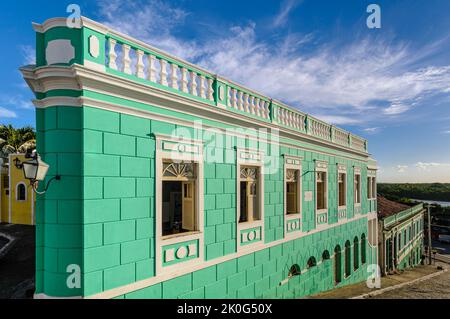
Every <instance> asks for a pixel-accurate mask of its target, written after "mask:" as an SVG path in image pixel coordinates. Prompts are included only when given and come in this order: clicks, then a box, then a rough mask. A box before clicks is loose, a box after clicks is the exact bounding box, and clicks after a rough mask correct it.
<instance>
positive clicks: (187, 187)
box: [182, 181, 195, 231]
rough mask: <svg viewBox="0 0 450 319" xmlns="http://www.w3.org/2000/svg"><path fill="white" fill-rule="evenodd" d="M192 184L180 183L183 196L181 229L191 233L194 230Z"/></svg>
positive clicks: (190, 182)
mask: <svg viewBox="0 0 450 319" xmlns="http://www.w3.org/2000/svg"><path fill="white" fill-rule="evenodd" d="M194 188H195V186H194V182H192V181H189V182H183V183H182V196H183V220H182V227H183V229H186V230H190V231H193V230H195V200H194V193H195V192H194Z"/></svg>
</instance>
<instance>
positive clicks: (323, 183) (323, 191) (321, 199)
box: [316, 172, 327, 210]
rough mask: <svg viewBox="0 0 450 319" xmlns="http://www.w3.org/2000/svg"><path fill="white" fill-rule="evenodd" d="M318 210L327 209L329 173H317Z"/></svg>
mask: <svg viewBox="0 0 450 319" xmlns="http://www.w3.org/2000/svg"><path fill="white" fill-rule="evenodd" d="M316 198H317V204H316V205H317V210H322V209H327V173H326V172H316Z"/></svg>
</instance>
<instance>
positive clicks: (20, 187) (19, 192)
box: [16, 183, 27, 201]
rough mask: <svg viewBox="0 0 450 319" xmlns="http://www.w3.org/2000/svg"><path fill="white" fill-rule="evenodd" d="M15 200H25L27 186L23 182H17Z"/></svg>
mask: <svg viewBox="0 0 450 319" xmlns="http://www.w3.org/2000/svg"><path fill="white" fill-rule="evenodd" d="M16 200H18V201H26V200H27V188H26V186H25V184H24V183H19V184H17V187H16Z"/></svg>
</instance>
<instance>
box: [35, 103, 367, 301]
mask: <svg viewBox="0 0 450 319" xmlns="http://www.w3.org/2000/svg"><path fill="white" fill-rule="evenodd" d="M37 119H38V125H37V127H38V141H39V144H38V151H39V152H40V153H41V154H42V157H43V159H44V160H45V161H47V162H48V163H49V164H50V165H51V171H50V172H49V176H48V178H51V177H52V176H54V175H55V174H61V175H62V179H61V181H59V182H58V183H59V184H58V187H56V186H55V187H52V188H51V189H50V190H49V191H48V193H47V194H46V195H45V198H44V199H42V198H39V199H38V208H37V217H38V225H37V227H38V229H39V231H38V234H39V237H38V241H37V247H38V248H37V249H38V263H37V292H40V291H41V292H45V293H46V294H49V295H58V296H65V295H67V296H69V295H83V296H90V295H93V294H96V293H100V292H103V291H107V290H109V289H113V288H117V287H120V286H123V285H127V284H131V283H134V282H136V281H139V280H143V279H147V278H150V277H152V276H154V275H155V227H156V226H157V225H155V205H156V204H155V197H154V195H155V193H154V190H155V182H156V181H155V179H154V176H155V171H154V169H155V148H156V146H155V140H154V138H153V137H152V136H153V135H152V134H154V133H165V134H167V133H169V132H172V131H173V130H175V129H177V128H180V127H178V126H177V125H174V124H170V123H163V122H159V121H156V120H149V119H145V118H139V117H135V116H131V115H126V114H119V113H116V112H111V111H105V110H100V109H95V108H91V107H83V108H75V107H67V106H61V107H50V108H47V109H45V110H44V109H42V110H41V109H39V110H38V112H37ZM185 129H187V128H185ZM238 143H244V145H248V143H250V142H249V141H248V140H247V141H237V138H234V139H233V142H232V143H231V145H230V148H228V149H225V148H224V149H215V150H214V151H215V152H218V153H220V154H224V156H225V155H226V154H228V159H229V156H230V154H234V157H233V156H232V157H231V158H232V159H233V160H232V162H233V161H234V159H235V152H236V151H235V149H234V147H235V146H237V145H238ZM266 148H267V150H268V151H267V153H266V156H270V157H279V160H280V163H283V161H282V155H283V154H289V155H295V156H302V157H303V161H302V169H303V172H302V173H303V178H302V187H303V193H304V192H305V191H313V190H314V174H313V173H311V171H313V170H314V165H315V163H314V160H321V161H326V162H328V163H329V170H328V174H329V178H328V187H329V192H328V196H329V198H328V201H329V223H330V224H334V223H336V222H337V221H338V219H337V203H336V201H337V199H336V193H337V191H336V182H335V181H336V179H337V170H336V165H335V164H336V163H337V162H339V163H341V164H345V165H346V166H347V179H348V180H347V185H348V192H347V207H348V208H347V214H348V217H349V218H351V217H352V216H353V214H354V213H353V209H352V207H353V171H352V170H353V165H358V166H361V165H362V163H361V162H359V161H356V160H355V161H353V160H343V159H341V158H338V157H336V156H326V155H323V154H319V153H314V152H306V151H303V150H299V149H295V148H286V147H280V148H279V149H278V148H277V149H276V151H274V152H272V149H275V148H272V147H266ZM205 151H207V150H205ZM308 172H309V173H308ZM365 174H366V167H362V180H363V181H364V179H365V176H366V175H365ZM264 178H265V187H264V192H265V205H264V211H265V229H264V231H265V242H266V243H270V242H272V241H275V240H279V239H282V238H283V237H284V230H283V223H284V216H283V169H282V167H280V169H279V170H278V172H276V173H274V174H268V175H265V177H264ZM365 187H366V185H365V183H362V194H363V196H362V197H363V201H362V212H363V214H365V213H367V211H368V210H369V209H368V205H369V201H368V200H367V199H366V198H365V196H364V194H366V189H365ZM302 206H303V209H302V230H303V231H304V232H307V231H310V230H313V229H315V227H316V224H315V214H314V201H312V202H303V203H302ZM204 214H205V227H204V245H205V259H206V260H212V259H215V258H218V257H222V256H226V255H229V254H233V253H235V252H236V164H230V163H229V162H225V163H205V165H204ZM362 234H365V236H366V238H367V220H366V219H365V218H362V219H360V220H358V221H357V222H350V223H347V224H344V225H342V226H337V227H334V228H332V229H330V230H326V231H323V232H320V233H317V234H314V235H311V236H307V237H304V238H301V239H297V240H293V241H290V242H288V243H285V244H282V245H279V246H276V247H273V248H270V249H266V250H263V251H259V252H256V253H254V254H250V255H247V256H244V257H240V258H237V259H233V260H231V261H229V262H226V263H224V264H219V265H217V266H213V267H211V268H208V269H203V270H200V271H198V272H194V273H192V274H189V275H185V276H182V277H180V278H174V279H172V280H169V281H167V282H163V283H161V284H158V285H156V286H155V287H154V286H152V287H149V288H147V289H144V290H140V291H137V292H134V293H130V294H127V295H126V296H125V297H127V298H128V297H139V296H145V297H151V296H153V297H156V298H158V297H163V298H171V297H183V298H184V297H186V298H187V297H205V298H212V297H217V298H224V297H230V298H234V297H235V298H241V297H242V298H253V297H289V296H290V297H298V296H302V295H307V294H310V293H314V292H319V291H323V290H327V289H331V288H333V286H334V284H333V282H334V281H333V276H334V275H333V266H332V260H326V261H324V262H323V263H320V264H319V265H318V266H316V267H315V268H314V269H311V270H309V271H307V272H306V273H305V274H302V275H301V276H299V277H294V278H293V279H292V280H291V281H289V283H288V284H286V285H283V286H278V284H279V282H280V281H282V280H283V279H286V278H287V273H288V271H289V268H290V267H291V266H292V265H294V264H298V265H299V266H300V269H303V268H305V267H306V266H305V265H306V262H307V260H308V259H309V257H311V256H313V257H314V258H315V259H316V260H317V261H321V260H322V253H323V252H324V251H325V250H328V252H329V253H330V255H333V251H334V248H335V246H336V245H340V247H341V248H343V247H344V243H345V241H346V240H349V241H350V242H352V243H353V239H354V237H358V238H361V235H362ZM368 249H369V248H368ZM342 256H343V254H342ZM367 256H371V253H370V252H367ZM342 258H343V257H342ZM352 260H353V259H352ZM367 262H368V263H370V262H371V261H369V260H368V261H367ZM70 264H80V265H81V271H82V288H81V289H79V290H74V289H68V288H67V287H66V278H67V272H66V268H67V265H70ZM180 267H182V264H180ZM363 268H364V267H362V266H361V267H359V269H357V271H356V272H355V273H354V274H352V276H350V278H347V279H344V280H343V281H342V283H341V284H340V285H344V284H347V283H353V282H357V281H361V280H363V279H364V278H366V276H367V273H366V271H365V269H363ZM342 269H343V267H342ZM43 274H45V276H43ZM42 276H43V277H44V278H45V280H44V281H42ZM201 282H203V283H201ZM158 287H159V288H158Z"/></svg>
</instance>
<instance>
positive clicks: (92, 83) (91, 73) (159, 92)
mask: <svg viewBox="0 0 450 319" xmlns="http://www.w3.org/2000/svg"><path fill="white" fill-rule="evenodd" d="M46 69H47V68H43V67H40V68H37V69H36V70H31V69H30V68H21V71H22V73H23V75H24V77H25V79H26V80H27V82H32V81H36V80H39V78H38V77H37V76H36V75H35V74H34V72H36V74H37V72H39V71H40V73H41V74H40V78H41V79H42V80H43V81H48V76H47V77H46V76H44V74H42V73H45V71H46ZM61 69H63V70H64V68H62V67H59V70H61ZM65 69H66V71H65V72H64V71H60V74H59V75H57V74H55V72H57V71H56V70H58V68H57V67H54V66H53V67H50V70H51V72H52V73H53V74H54V75H53V76H54V77H55V76H56V77H71V78H73V77H74V76H75V77H76V79H73V80H72V81H73V82H74V83H75V84H74V85H72V86H73V87H75V86H77V85H78V86H80V88H79V89H87V90H92V91H95V92H99V93H104V94H108V95H111V96H116V97H120V98H123V99H127V100H130V101H135V102H139V103H145V104H149V105H155V106H158V107H162V108H165V109H172V110H173V109H179V108H180V107H182V112H184V113H188V114H192V115H195V116H199V117H206V118H209V119H213V120H216V121H219V122H225V123H231V124H235V125H236V123H235V122H234V123H233V122H230V118H232V119H236V120H239V121H243V122H244V123H247V124H248V123H249V122H251V123H252V124H253V125H255V124H256V125H258V126H259V127H261V128H267V129H272V128H273V124H272V123H267V122H265V121H263V120H261V119H256V118H250V117H248V116H245V115H241V114H237V113H235V112H233V111H231V110H224V109H222V108H215V107H211V104H210V103H206V102H202V101H198V100H196V99H194V98H191V97H186V96H182V95H177V94H173V93H172V92H169V91H166V90H163V89H159V88H156V87H153V86H150V85H146V84H143V83H139V82H135V81H132V80H129V79H126V78H123V77H120V76H116V75H113V74H110V73H106V72H96V71H95V70H90V69H88V68H86V67H84V66H81V65H78V64H74V65H72V66H71V67H70V68H67V67H66V68H65ZM57 80H59V79H57ZM39 82H42V81H39ZM36 86H37V87H41V86H44V85H43V84H40V85H36V84H35V85H34V87H36ZM99 87H102V88H103V90H101V89H99ZM130 91H132V92H130ZM118 92H122V93H121V94H118ZM139 97H140V98H139ZM163 100H164V101H163ZM101 103H104V102H103V101H102V102H101ZM180 105H181V106H180ZM186 105H189V106H193V107H194V108H195V109H197V110H196V111H197V113H193V112H192V111H191V112H190V111H187V110H186ZM198 109H201V110H203V111H204V112H199V113H198ZM205 112H208V113H210V114H211V115H209V114H206V113H205ZM205 114H206V115H205ZM224 116H225V117H226V119H225V120H224V119H223V118H224ZM247 124H241V123H237V125H241V126H242V125H247ZM277 129H278V130H280V131H281V132H283V134H286V137H288V138H293V139H299V138H300V140H304V141H306V142H309V143H311V142H312V143H313V144H314V143H317V144H319V145H323V146H328V147H330V148H332V149H334V150H337V151H341V152H346V153H351V154H354V155H357V156H361V157H363V158H365V159H368V153H367V152H365V151H359V150H355V149H352V148H350V147H347V146H344V145H340V144H336V143H333V142H330V141H326V140H323V139H320V138H316V137H314V136H312V135H308V134H304V133H300V132H298V131H296V130H293V129H289V128H286V127H283V126H277ZM361 160H362V159H361ZM362 161H364V160H362Z"/></svg>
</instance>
